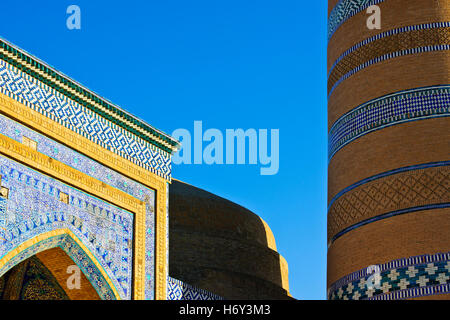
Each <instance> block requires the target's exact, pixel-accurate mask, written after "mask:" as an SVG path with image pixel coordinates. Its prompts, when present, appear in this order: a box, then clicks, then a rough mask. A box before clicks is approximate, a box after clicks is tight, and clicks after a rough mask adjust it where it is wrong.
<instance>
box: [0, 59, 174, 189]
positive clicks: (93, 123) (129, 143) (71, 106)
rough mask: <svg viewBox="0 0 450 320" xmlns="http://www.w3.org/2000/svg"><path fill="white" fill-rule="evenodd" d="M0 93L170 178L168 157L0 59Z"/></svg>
mask: <svg viewBox="0 0 450 320" xmlns="http://www.w3.org/2000/svg"><path fill="white" fill-rule="evenodd" d="M0 92H1V93H3V94H5V95H7V96H9V97H11V98H13V99H15V100H17V101H19V102H21V103H23V104H25V105H27V106H29V107H30V108H32V109H33V110H35V111H37V112H39V113H41V114H43V115H44V116H46V117H49V118H50V119H52V120H54V121H56V122H58V123H60V124H61V125H63V126H65V127H67V128H69V129H71V130H73V131H75V132H76V133H78V134H80V135H82V136H84V137H85V138H88V139H90V140H91V141H93V142H95V143H97V144H99V145H100V146H102V147H104V148H106V149H108V150H110V151H112V152H114V153H116V154H118V155H120V156H121V157H124V158H125V159H127V160H130V161H132V162H133V163H135V164H137V165H139V166H141V167H143V168H145V169H147V170H149V171H151V172H153V173H155V174H158V175H159V176H161V177H163V178H165V179H167V180H170V177H171V171H172V169H171V156H170V154H168V153H166V152H164V151H162V150H160V149H158V148H156V147H155V146H153V145H151V144H149V143H147V142H145V141H143V140H141V139H140V138H138V137H136V136H133V135H132V134H131V133H130V132H128V131H126V130H123V129H122V128H120V127H118V126H117V125H115V124H113V123H111V122H110V121H108V120H107V119H105V118H103V117H101V116H99V115H98V114H96V113H94V112H92V111H91V110H88V109H87V108H85V107H84V106H82V105H80V104H78V103H77V102H75V101H73V100H71V99H69V98H68V97H66V96H65V95H63V94H61V93H59V92H57V91H55V90H54V89H52V88H50V87H48V86H47V85H45V84H43V83H42V82H40V81H38V80H36V79H34V78H33V77H31V76H29V75H27V74H25V73H24V72H22V71H20V70H18V69H17V68H15V67H13V66H12V65H10V64H8V63H7V62H5V61H3V60H0Z"/></svg>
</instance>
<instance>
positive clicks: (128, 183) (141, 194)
mask: <svg viewBox="0 0 450 320" xmlns="http://www.w3.org/2000/svg"><path fill="white" fill-rule="evenodd" d="M0 128H1V130H0V134H3V135H5V136H7V137H9V138H11V139H13V140H16V141H18V142H22V139H23V137H27V138H29V139H31V140H33V141H35V142H37V151H38V152H40V153H42V154H45V155H47V156H48V157H51V158H53V159H56V160H58V161H60V162H62V163H64V164H66V165H68V166H70V167H72V168H74V169H76V170H78V171H80V172H82V173H84V174H86V175H88V176H90V177H92V178H94V179H97V180H99V181H102V182H104V183H105V184H107V185H109V186H111V187H114V188H116V189H119V190H121V191H123V192H125V193H127V194H129V195H131V196H133V197H135V198H137V199H139V200H141V201H144V202H145V203H146V261H145V268H146V281H145V283H146V290H145V291H146V294H145V296H146V299H148V300H153V299H154V253H155V250H154V243H155V239H154V236H155V235H154V225H155V222H154V221H155V212H154V211H155V196H156V194H155V191H154V190H152V189H149V188H147V187H145V186H143V185H141V184H140V183H138V182H136V181H134V180H132V179H129V178H127V177H125V176H123V175H121V174H119V173H118V172H116V171H114V170H112V169H110V168H107V167H105V166H103V165H101V164H100V163H98V162H96V161H94V160H92V159H91V158H88V157H86V156H84V155H82V154H80V153H78V152H76V151H74V150H73V149H70V148H68V147H66V146H64V145H62V144H60V143H58V142H55V141H54V140H52V139H50V138H47V137H46V136H44V135H41V134H39V133H37V132H35V131H33V130H31V129H29V128H27V127H25V126H23V125H21V124H19V123H17V122H15V121H14V120H11V119H9V118H7V117H5V116H3V115H0ZM0 208H1V200H0ZM0 210H1V209H0ZM1 219H2V218H1V215H0V227H1V226H2V225H1Z"/></svg>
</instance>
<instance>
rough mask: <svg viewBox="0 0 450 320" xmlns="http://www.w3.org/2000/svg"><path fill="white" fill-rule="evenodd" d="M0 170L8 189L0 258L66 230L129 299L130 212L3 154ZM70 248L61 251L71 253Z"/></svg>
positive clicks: (130, 276) (121, 294)
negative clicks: (36, 239) (41, 237)
mask: <svg viewBox="0 0 450 320" xmlns="http://www.w3.org/2000/svg"><path fill="white" fill-rule="evenodd" d="M0 173H1V175H2V185H3V186H6V187H7V188H9V190H10V193H9V199H8V200H7V204H6V207H7V209H6V214H5V215H4V219H6V223H5V224H6V226H5V227H4V229H0V239H3V240H1V241H0V256H3V255H4V254H6V253H8V252H10V251H11V250H13V249H14V248H15V247H17V246H18V245H20V244H21V243H23V242H25V241H27V240H29V239H32V238H33V237H35V236H37V235H40V234H42V233H45V232H49V231H52V230H58V229H69V230H71V231H72V232H73V233H74V234H75V236H76V237H78V239H80V241H82V242H83V244H84V245H85V246H86V247H87V248H88V249H89V250H90V251H91V253H92V254H93V255H94V256H95V257H96V259H97V261H98V263H100V265H101V266H102V267H103V269H104V270H105V272H106V273H107V274H108V276H109V277H110V278H111V280H112V281H113V284H114V286H115V288H116V289H117V290H118V292H119V294H120V296H121V298H122V299H130V298H131V285H132V243H133V218H134V217H133V215H132V214H131V213H129V212H127V211H125V210H122V209H120V208H117V207H115V206H113V205H111V204H109V203H106V202H104V201H102V200H99V199H97V198H95V197H92V196H89V195H87V194H85V193H83V192H80V191H78V190H76V189H73V188H71V187H68V186H67V185H65V184H63V183H60V182H58V181H56V180H54V179H51V178H49V177H47V176H44V175H42V174H39V173H37V172H36V171H33V170H31V169H29V168H27V167H25V166H23V165H20V164H18V163H16V162H14V161H12V160H9V159H6V158H3V157H0ZM61 192H63V193H65V194H68V195H69V203H68V204H65V203H64V202H62V201H60V200H59V199H60V193H61ZM71 248H72V247H67V248H64V249H65V251H66V252H69V253H70V252H71ZM75 253H76V252H74V254H75Z"/></svg>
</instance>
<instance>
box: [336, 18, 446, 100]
mask: <svg viewBox="0 0 450 320" xmlns="http://www.w3.org/2000/svg"><path fill="white" fill-rule="evenodd" d="M422 48H423V49H422ZM449 48H450V22H437V23H427V24H421V25H415V26H407V27H403V28H399V29H393V30H389V31H386V32H383V33H381V34H378V35H376V36H374V37H371V38H368V39H366V40H364V41H363V42H361V43H358V44H357V45H355V46H353V47H352V48H350V49H349V50H347V51H346V52H345V53H344V54H342V55H341V56H340V57H339V59H338V60H337V61H336V62H335V63H334V65H333V67H332V68H331V70H330V73H329V77H328V92H329V94H331V92H332V91H333V90H334V89H335V88H336V86H337V85H338V84H339V83H341V82H342V81H343V80H344V79H347V78H349V77H350V76H351V75H353V74H355V73H356V72H358V71H361V70H362V69H364V68H366V67H368V66H369V65H372V64H374V63H378V62H381V61H385V60H387V59H391V58H396V57H399V56H403V55H406V54H413V53H419V52H421V51H438V50H449Z"/></svg>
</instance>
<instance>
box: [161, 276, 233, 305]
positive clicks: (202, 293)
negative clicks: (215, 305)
mask: <svg viewBox="0 0 450 320" xmlns="http://www.w3.org/2000/svg"><path fill="white" fill-rule="evenodd" d="M167 300H224V299H223V298H222V297H220V296H218V295H216V294H213V293H211V292H209V291H206V290H202V289H199V288H196V287H194V286H191V285H188V284H186V283H184V282H182V281H180V280H177V279H174V278H171V277H169V278H168V279H167Z"/></svg>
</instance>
